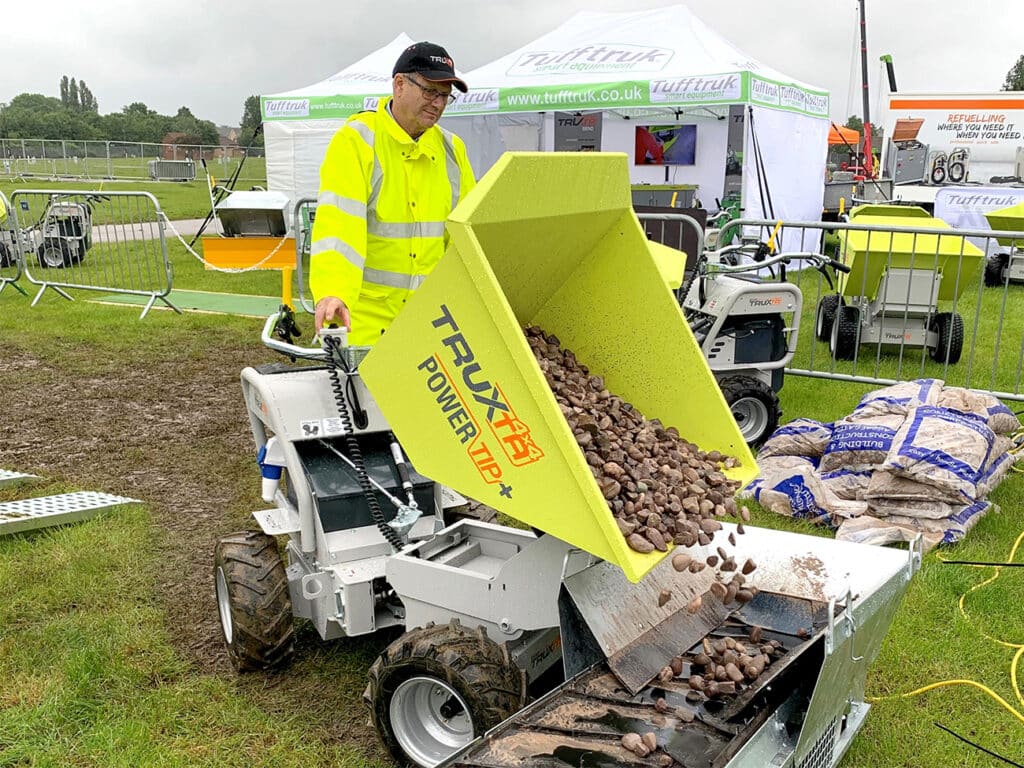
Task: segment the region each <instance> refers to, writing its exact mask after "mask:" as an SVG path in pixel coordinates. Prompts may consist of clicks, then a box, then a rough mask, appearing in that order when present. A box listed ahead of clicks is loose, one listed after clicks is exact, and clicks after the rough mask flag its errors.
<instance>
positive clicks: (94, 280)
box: [11, 190, 177, 317]
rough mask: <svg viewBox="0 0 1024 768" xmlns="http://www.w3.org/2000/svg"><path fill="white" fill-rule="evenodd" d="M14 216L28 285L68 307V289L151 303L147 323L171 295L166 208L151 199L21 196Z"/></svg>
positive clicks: (137, 195) (144, 195)
mask: <svg viewBox="0 0 1024 768" xmlns="http://www.w3.org/2000/svg"><path fill="white" fill-rule="evenodd" d="M11 214H12V218H13V219H14V224H15V227H16V230H17V231H16V235H17V241H18V244H19V252H20V254H21V256H22V264H23V267H24V270H25V275H26V277H27V278H28V281H29V282H30V283H32V284H34V285H38V286H39V292H38V293H37V294H36V297H35V299H33V301H32V305H33V306H35V304H36V303H38V302H39V300H40V298H41V297H42V295H43V293H45V291H46V289H47V288H50V289H52V290H54V291H55V292H56V293H58V294H60V295H61V296H63V297H64V298H66V299H71V296H70V295H69V294H68V292H67V289H77V290H88V291H101V292H104V293H113V294H135V295H140V296H148V297H149V302H148V303H147V304H146V306H145V308H144V309H143V311H142V317H145V316H146V314H147V313H148V312H149V309H150V308H151V307H152V306H153V304H154V303H155V302H156V301H157V300H160V301H163V303H165V304H167V306H170V307H171V308H172V309H175V310H176V311H177V309H176V308H175V307H173V305H171V303H170V302H169V301H168V300H167V295H168V294H169V293H170V291H171V281H172V273H171V264H170V261H169V260H168V255H167V243H166V240H165V238H164V218H163V214H162V212H161V211H160V204H159V203H158V202H157V200H156V198H155V197H153V196H152V195H151V194H149V193H148V192H94V191H63V190H62V191H59V192H56V191H54V190H17V191H16V192H14V194H13V195H12V196H11Z"/></svg>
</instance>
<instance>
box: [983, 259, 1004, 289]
mask: <svg viewBox="0 0 1024 768" xmlns="http://www.w3.org/2000/svg"><path fill="white" fill-rule="evenodd" d="M1009 264H1010V254H1008V253H997V254H994V255H992V256H989V258H988V260H987V261H986V262H985V285H987V286H988V287H989V288H997V287H999V286H1000V285H1002V284H1003V273H1004V271H1005V270H1006V268H1007V266H1009Z"/></svg>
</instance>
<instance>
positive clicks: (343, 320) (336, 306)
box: [313, 296, 352, 335]
mask: <svg viewBox="0 0 1024 768" xmlns="http://www.w3.org/2000/svg"><path fill="white" fill-rule="evenodd" d="M331 325H343V326H345V327H346V328H348V329H349V330H352V315H351V313H350V312H349V311H348V307H347V306H345V302H344V301H342V300H341V299H339V298H338V297H337V296H324V297H323V298H322V299H320V301H318V302H317V303H316V314H315V315H314V319H313V326H314V329H315V330H316V333H317V335H319V334H320V331H321V329H322V328H323V327H324V326H328V327H330V326H331Z"/></svg>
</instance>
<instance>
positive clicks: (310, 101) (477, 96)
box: [262, 71, 829, 120]
mask: <svg viewBox="0 0 1024 768" xmlns="http://www.w3.org/2000/svg"><path fill="white" fill-rule="evenodd" d="M588 74H593V73H588ZM510 78H511V75H510ZM524 79H525V78H524ZM338 82H340V81H338ZM369 82H370V81H369V80H363V81H360V85H366V84H368V83H369ZM374 85H376V86H378V87H380V86H381V84H380V83H374ZM389 94H390V81H387V82H385V83H384V84H383V87H380V92H379V93H361V94H353V95H348V96H346V95H330V96H307V97H292V96H266V97H264V98H263V100H262V103H263V119H264V120H309V119H314V120H315V119H318V118H335V119H339V118H340V119H344V118H346V117H348V116H349V115H353V114H355V113H356V112H361V111H363V110H366V109H374V108H376V105H377V101H378V100H379V99H380V98H383V97H385V96H387V95H389ZM745 103H753V104H758V105H761V106H770V107H774V108H775V109H782V110H786V111H791V112H799V113H801V114H805V115H811V116H814V117H823V118H824V117H827V116H828V105H829V102H828V94H827V93H826V92H824V91H816V90H812V89H810V88H808V87H806V86H802V85H793V84H792V83H784V82H775V81H771V80H767V79H765V78H762V77H757V76H756V75H753V74H752V73H750V72H739V71H736V72H718V73H712V74H706V75H682V76H678V77H658V78H651V79H646V80H632V79H631V80H606V81H601V82H585V83H551V82H548V83H529V84H528V83H525V82H524V83H523V84H521V85H520V84H518V83H516V82H514V81H510V84H503V85H501V86H500V87H492V88H472V87H471V88H470V90H469V93H465V94H462V93H458V92H456V99H455V102H454V103H453V104H451V106H449V107H448V109H447V110H446V111H445V114H446V115H447V116H453V115H492V114H502V113H507V112H539V111H548V110H552V111H553V110H570V111H571V110H600V109H614V108H630V109H645V108H651V109H658V108H670V109H671V108H674V107H692V106H714V105H728V104H745Z"/></svg>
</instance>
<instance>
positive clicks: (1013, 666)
mask: <svg viewBox="0 0 1024 768" xmlns="http://www.w3.org/2000/svg"><path fill="white" fill-rule="evenodd" d="M1022 542H1024V531H1021V534H1020V535H1019V536H1018V537H1017V540H1016V541H1014V542H1013V546H1012V547H1010V554H1009V555H1008V556H1007V558H1006V562H1007V563H1012V562H1013V559H1014V557H1016V556H1017V550H1018V549H1019V548H1020V545H1021V543H1022ZM938 559H939V562H945V560H944V559H943V558H941V557H939V558H938ZM969 567H972V568H995V569H996V572H995V573H994V574H993V575H992V576H991V577H990V578H988V579H985V581H983V582H981V583H979V584H975V585H974V586H973V587H971V588H970V589H969V590H967V591H966V592H964V593H963V594H962V595H960V599H959V600H958V601H957V607H958V608H959V609H960V614H961V615H962V616H963V617H964V619H965V620H966V621H967V622H968V623H970V621H971V617H970V616H969V615H968V614H967V609H966V608H964V602H965V600H966V599H967V596H968V595H969V594H971V593H972V592H974V591H975V590H978V589H981V588H982V587H984V586H987V585H989V584H991V583H992V582H994V581H995V580H996V579H998V578H999V574H1000V573H1002V567H1001V566H998V565H996V566H990V565H973V566H969ZM978 633H979V634H980V635H981V636H982V637H984V638H985V639H986V640H991V641H992V642H994V643H998V644H999V645H1002V646H1003V647H1005V648H1016V649H1017V652H1016V653H1015V654H1014V655H1013V660H1012V661H1011V662H1010V685H1011V686H1012V687H1013V692H1014V694H1015V695H1016V696H1017V701H1018V702H1019V703H1020V705H1021V707H1024V695H1022V694H1021V690H1020V685H1019V684H1018V682H1017V666H1018V664H1019V663H1020V660H1021V657H1022V656H1024V643H1010V642H1007V641H1006V640H1000V639H999V638H996V637H991V636H990V635H987V634H985V633H984V632H982V631H981V630H978ZM950 685H969V686H973V687H974V688H978V689H980V690H981V691H984V692H985V693H986V694H988V695H989V696H991V697H992V698H993V699H995V700H996V701H997V702H999V704H1000V705H1002V706H1003V708H1004V709H1006V711H1007V712H1009V713H1010V714H1011V715H1013V716H1014V717H1016V718H1017V719H1018V720H1020V721H1021V722H1022V723H1024V714H1021V712H1018V711H1017V710H1016V709H1014V708H1013V707H1012V706H1010V704H1009V703H1008V702H1007V701H1006V700H1005V699H1003V697H1002V696H1000V695H999V694H998V693H996V692H995V691H993V690H992V689H991V688H989V687H987V686H984V685H982V684H981V683H978V682H975V681H974V680H941V681H939V682H937V683H932V684H931V685H926V686H925V687H924V688H918V689H917V690H915V691H910V692H909V693H898V694H893V695H892V696H867V697H865V698H866V699H867V700H868V701H870V702H878V701H887V700H889V699H907V698H910V697H911V696H918V695H920V694H922V693H926V692H927V691H931V690H934V689H936V688H944V687H946V686H950Z"/></svg>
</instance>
